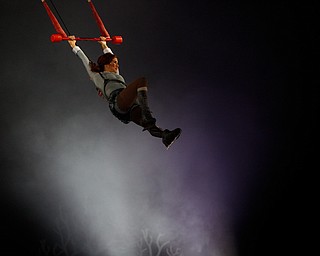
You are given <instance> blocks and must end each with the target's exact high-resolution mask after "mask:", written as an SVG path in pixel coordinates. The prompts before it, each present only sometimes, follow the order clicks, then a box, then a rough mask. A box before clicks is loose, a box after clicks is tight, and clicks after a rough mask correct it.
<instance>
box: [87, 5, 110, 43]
mask: <svg viewBox="0 0 320 256" xmlns="http://www.w3.org/2000/svg"><path fill="white" fill-rule="evenodd" d="M88 3H89V5H90V8H91V10H92V13H93V16H94V18H95V20H96V22H97V24H98V26H99V29H100V33H101V35H102V36H104V37H108V38H110V35H109V33H108V31H107V30H106V28H105V26H104V25H103V22H102V20H101V18H100V16H99V14H98V12H97V10H96V8H95V7H94V5H93V3H92V1H91V0H88Z"/></svg>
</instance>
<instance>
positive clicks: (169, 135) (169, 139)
mask: <svg viewBox="0 0 320 256" xmlns="http://www.w3.org/2000/svg"><path fill="white" fill-rule="evenodd" d="M181 132H182V130H181V129H180V128H176V129H174V130H172V131H169V130H167V129H165V130H164V131H163V133H162V143H163V144H164V145H165V146H166V148H167V149H168V148H169V147H170V146H171V145H172V143H173V142H175V141H176V140H177V139H178V138H179V136H180V134H181Z"/></svg>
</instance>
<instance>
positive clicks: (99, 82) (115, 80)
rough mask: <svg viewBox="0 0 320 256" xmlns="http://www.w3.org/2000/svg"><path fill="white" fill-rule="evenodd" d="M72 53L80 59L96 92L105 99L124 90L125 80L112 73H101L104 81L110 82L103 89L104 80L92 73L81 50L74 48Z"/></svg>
mask: <svg viewBox="0 0 320 256" xmlns="http://www.w3.org/2000/svg"><path fill="white" fill-rule="evenodd" d="M72 51H73V52H74V53H75V54H76V55H77V56H78V57H79V58H80V59H81V61H82V63H83V65H84V67H85V68H86V70H87V72H88V74H89V77H90V79H91V80H92V81H93V83H94V85H95V86H96V88H97V89H98V90H100V91H101V92H102V93H103V95H104V97H105V98H106V99H108V98H109V96H110V94H111V93H112V92H113V91H114V90H117V89H121V88H125V87H126V86H125V80H124V78H123V77H122V76H121V75H120V74H119V73H112V72H107V71H104V72H101V74H102V76H103V77H104V78H105V79H106V80H110V81H109V82H108V84H107V86H106V88H104V87H105V86H104V79H103V78H102V77H101V75H100V74H99V73H96V72H92V71H91V68H90V64H89V63H90V60H89V58H88V57H87V56H86V55H85V53H84V52H83V51H82V50H81V48H80V47H79V46H75V47H74V48H73V49H72ZM108 52H109V53H113V52H112V51H111V49H110V48H106V49H104V50H103V53H108Z"/></svg>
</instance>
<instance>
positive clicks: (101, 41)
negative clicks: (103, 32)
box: [98, 36, 108, 50]
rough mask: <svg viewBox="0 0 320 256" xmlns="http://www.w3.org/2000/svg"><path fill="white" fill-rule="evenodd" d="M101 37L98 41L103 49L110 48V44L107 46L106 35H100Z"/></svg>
mask: <svg viewBox="0 0 320 256" xmlns="http://www.w3.org/2000/svg"><path fill="white" fill-rule="evenodd" d="M100 39H101V40H100V41H98V43H99V44H100V45H101V47H102V50H104V49H106V48H108V46H107V41H106V37H104V36H100Z"/></svg>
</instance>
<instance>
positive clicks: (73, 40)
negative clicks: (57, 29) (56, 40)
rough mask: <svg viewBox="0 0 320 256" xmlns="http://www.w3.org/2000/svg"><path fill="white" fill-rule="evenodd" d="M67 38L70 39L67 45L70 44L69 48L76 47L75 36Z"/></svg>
mask: <svg viewBox="0 0 320 256" xmlns="http://www.w3.org/2000/svg"><path fill="white" fill-rule="evenodd" d="M69 38H70V40H68V43H69V44H70V46H71V48H74V47H76V43H77V41H76V39H75V38H76V37H75V36H69Z"/></svg>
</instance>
